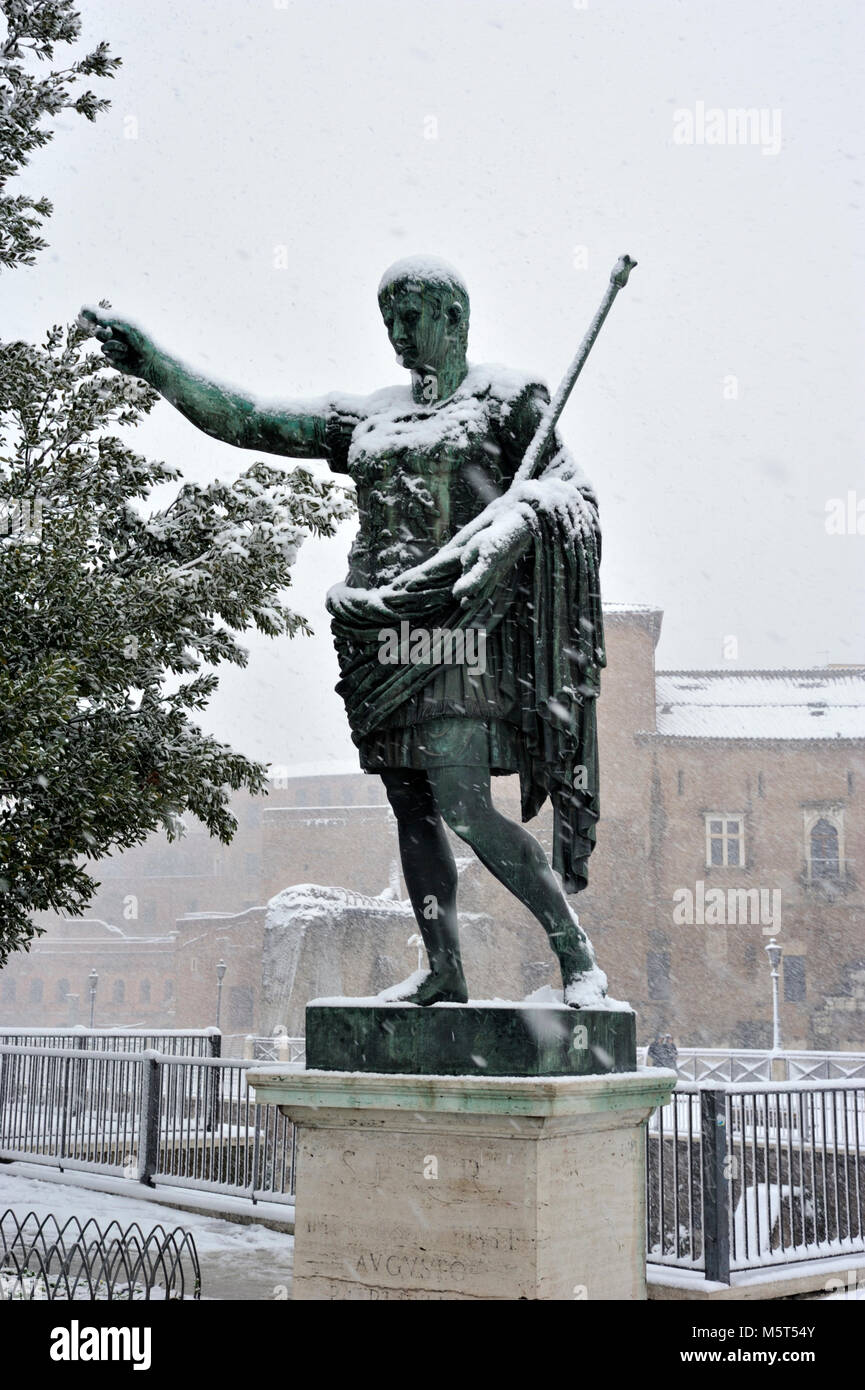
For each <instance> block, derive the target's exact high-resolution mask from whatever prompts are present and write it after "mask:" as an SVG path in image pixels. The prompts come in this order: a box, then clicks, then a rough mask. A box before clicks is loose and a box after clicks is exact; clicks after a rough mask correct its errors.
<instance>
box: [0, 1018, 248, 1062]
mask: <svg viewBox="0 0 865 1390" xmlns="http://www.w3.org/2000/svg"><path fill="white" fill-rule="evenodd" d="M0 1045H2V1046H7V1047H76V1048H80V1049H81V1050H82V1051H92V1050H94V1049H97V1050H103V1051H111V1052H147V1051H154V1052H170V1053H172V1054H174V1055H175V1056H178V1057H219V1056H220V1053H221V1051H222V1034H221V1033H220V1031H219V1029H218V1028H161V1029H158V1030H157V1031H156V1032H149V1031H148V1030H147V1029H141V1028H84V1027H83V1026H78V1025H76V1026H75V1027H74V1028H7V1027H0Z"/></svg>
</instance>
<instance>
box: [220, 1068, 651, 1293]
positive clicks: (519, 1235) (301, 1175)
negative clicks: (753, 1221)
mask: <svg viewBox="0 0 865 1390" xmlns="http://www.w3.org/2000/svg"><path fill="white" fill-rule="evenodd" d="M675 1079H676V1078H675V1074H674V1073H673V1072H670V1071H661V1070H659V1069H657V1068H651V1069H641V1070H639V1071H635V1072H628V1073H618V1074H608V1075H606V1076H554V1077H537V1076H533V1077H517V1078H511V1077H476V1076H468V1077H466V1076H439V1077H435V1076H418V1075H403V1076H396V1075H379V1074H374V1073H366V1074H361V1073H356V1072H338V1071H305V1072H301V1071H297V1072H289V1071H286V1070H285V1069H282V1070H281V1069H280V1068H279V1067H278V1066H272V1067H266V1068H261V1069H259V1070H257V1071H254V1072H249V1073H248V1081H249V1083H250V1084H251V1085H252V1086H253V1087H254V1089H255V1094H256V1100H257V1101H258V1102H259V1103H265V1104H267V1103H269V1104H274V1105H278V1106H279V1107H280V1109H281V1110H282V1111H283V1113H284V1114H285V1115H287V1116H289V1117H290V1118H291V1119H292V1120H293V1121H294V1122H295V1124H296V1125H297V1127H298V1144H297V1206H296V1219H295V1261H294V1293H293V1296H294V1298H295V1299H401V1300H405V1299H479V1300H486V1299H505V1300H517V1299H543V1300H557V1299H569V1300H570V1299H589V1300H598V1299H627V1300H635V1299H644V1298H645V1297H646V1282H645V1266H646V1256H645V1128H646V1122H647V1120H648V1117H649V1115H650V1114H651V1112H652V1111H653V1110H654V1108H655V1107H656V1106H657V1105H660V1104H663V1103H664V1102H665V1101H666V1100H667V1099H668V1098H669V1096H670V1094H671V1092H672V1089H673V1087H674V1085H675Z"/></svg>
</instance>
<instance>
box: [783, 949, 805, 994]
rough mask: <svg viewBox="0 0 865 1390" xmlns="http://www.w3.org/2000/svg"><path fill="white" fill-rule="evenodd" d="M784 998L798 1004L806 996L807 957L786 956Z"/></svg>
mask: <svg viewBox="0 0 865 1390" xmlns="http://www.w3.org/2000/svg"><path fill="white" fill-rule="evenodd" d="M784 998H785V999H786V1000H787V1002H788V1003H789V1004H798V1003H800V1002H801V1001H802V1000H803V999H804V998H805V957H804V956H785V957H784Z"/></svg>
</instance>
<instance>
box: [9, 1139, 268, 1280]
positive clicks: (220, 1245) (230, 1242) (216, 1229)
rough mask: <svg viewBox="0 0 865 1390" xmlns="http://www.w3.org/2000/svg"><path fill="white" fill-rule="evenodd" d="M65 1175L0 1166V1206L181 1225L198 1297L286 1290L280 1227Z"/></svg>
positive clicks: (62, 1215) (102, 1219) (24, 1211)
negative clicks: (196, 1274)
mask: <svg viewBox="0 0 865 1390" xmlns="http://www.w3.org/2000/svg"><path fill="white" fill-rule="evenodd" d="M31 1171H32V1170H31ZM63 1176H64V1177H65V1176H67V1175H63ZM68 1176H69V1177H70V1178H71V1179H73V1180H72V1181H69V1182H65V1181H62V1180H58V1179H55V1178H52V1177H49V1176H48V1175H47V1174H46V1176H45V1177H44V1178H40V1177H33V1176H30V1174H29V1173H23V1172H21V1171H20V1168H19V1166H18V1165H13V1166H12V1167H10V1168H5V1167H0V1212H4V1211H5V1210H6V1209H7V1207H11V1208H12V1210H13V1211H14V1212H15V1213H16V1215H18V1216H25V1215H26V1214H27V1212H29V1211H33V1212H35V1213H36V1215H37V1216H40V1217H42V1216H46V1215H47V1214H48V1213H49V1212H51V1213H53V1215H54V1216H56V1217H58V1218H59V1219H60V1220H61V1221H63V1220H65V1219H67V1218H68V1217H70V1216H77V1217H78V1218H79V1219H80V1220H87V1219H88V1218H89V1217H94V1218H95V1219H96V1220H97V1221H98V1222H99V1223H100V1224H101V1225H105V1226H107V1225H108V1224H109V1223H110V1222H111V1221H119V1222H121V1224H123V1225H128V1224H129V1223H130V1222H133V1221H137V1222H138V1223H139V1224H140V1226H141V1228H142V1230H144V1231H145V1232H147V1231H149V1230H151V1229H152V1228H153V1227H154V1226H158V1225H163V1226H165V1227H166V1228H167V1229H173V1228H174V1227H177V1226H181V1227H182V1228H183V1229H184V1230H186V1231H190V1232H191V1233H192V1237H193V1239H194V1241H195V1245H196V1249H197V1250H198V1258H199V1262H200V1264H201V1284H202V1297H203V1298H216V1299H257V1300H269V1299H279V1298H283V1299H284V1298H286V1297H288V1296H289V1295H290V1290H291V1269H292V1258H293V1255H294V1238H293V1237H292V1236H290V1235H288V1234H287V1233H286V1232H285V1231H275V1230H272V1229H271V1228H270V1227H268V1226H262V1225H260V1224H259V1223H257V1222H253V1223H250V1224H240V1223H239V1222H235V1221H225V1220H223V1219H221V1218H220V1217H218V1216H203V1215H200V1214H197V1213H194V1212H188V1211H182V1210H180V1209H179V1208H177V1207H173V1206H164V1205H162V1204H160V1203H159V1202H158V1201H150V1200H148V1199H147V1198H142V1197H139V1196H138V1195H137V1193H136V1192H135V1189H134V1187H131V1190H130V1192H129V1194H127V1193H126V1192H99V1191H95V1190H94V1189H93V1188H92V1187H90V1186H85V1185H84V1184H83V1183H81V1182H80V1181H77V1180H76V1179H80V1177H81V1175H80V1174H75V1175H71V1174H70V1175H68ZM217 1209H218V1208H217ZM289 1214H290V1213H288V1212H286V1213H285V1215H286V1216H287V1215H289Z"/></svg>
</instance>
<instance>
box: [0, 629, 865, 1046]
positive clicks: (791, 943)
mask: <svg viewBox="0 0 865 1390" xmlns="http://www.w3.org/2000/svg"><path fill="white" fill-rule="evenodd" d="M661 616H662V615H661V613H660V612H659V611H658V610H656V609H653V608H651V607H648V606H639V605H637V606H625V605H610V606H608V608H607V609H606V617H607V638H608V656H609V665H608V669H607V672H606V673H605V678H604V686H603V694H602V698H601V701H600V706H599V722H600V741H601V775H602V779H603V780H602V797H601V802H602V820H601V825H600V827H599V833H598V848H597V851H596V853H595V855H594V856H593V860H592V865H591V882H590V886H589V888H588V889H587V891H586V892H585V893H584V894H582V895H580V898H579V899H578V900H576V905H577V906H578V908H579V911H580V915H581V918H582V920H583V922H584V924H585V926H586V928H587V930H588V931H589V934H590V935H591V936H592V938H593V940H594V942H595V945H596V948H597V950H598V954H599V957H600V960H601V963H602V965H603V966H604V968H605V969H606V970H607V972H608V974H609V976H610V980H611V989H612V993H614V994H615V995H616V996H617V997H621V998H627V999H629V1000H630V1001H631V1003H632V1004H633V1005H634V1007H635V1009H636V1010H637V1012H638V1017H639V1031H640V1036H641V1039H642V1040H645V1039H646V1038H648V1037H649V1036H651V1035H652V1034H653V1033H654V1031H655V1030H656V1029H658V1028H664V1029H667V1028H669V1030H670V1031H672V1032H673V1033H674V1035H675V1036H676V1038H677V1039H678V1040H679V1042H680V1043H682V1044H691V1045H702V1046H709V1045H717V1046H724V1045H730V1046H738V1047H746V1046H762V1045H765V1044H766V1043H768V1042H769V1041H770V1038H771V994H770V989H769V977H768V965H767V960H766V953H765V950H764V947H765V945H766V943H767V941H768V940H769V939H770V937H771V936H772V935H773V934H774V935H775V936H776V937H777V939H778V940H779V942H780V943H781V945H782V946H783V948H784V962H783V966H782V989H781V997H782V1020H783V1030H784V1040H785V1042H786V1043H788V1044H789V1045H791V1046H793V1045H795V1046H800V1047H805V1046H809V1047H821V1048H822V1047H830V1048H835V1047H839V1048H842V1049H844V1048H862V1047H863V1045H865V899H863V890H862V884H861V875H862V872H863V871H862V867H861V866H862V864H863V849H865V845H863V840H865V815H863V803H862V792H863V786H865V667H855V668H834V667H831V666H830V667H825V668H818V669H814V670H807V671H788V670H783V671H740V670H737V669H735V668H728V669H727V670H725V671H656V670H655V648H656V645H657V641H658V636H659V633H660V627H661ZM281 771H283V772H290V775H285V776H282V777H277V778H276V779H275V782H274V784H273V786H272V788H271V794H270V796H269V797H268V798H266V799H259V800H254V799H250V798H249V797H247V796H245V795H243V796H239V797H238V798H237V800H236V803H235V812H236V814H237V816H238V820H239V829H238V833H237V836H236V837H235V840H234V842H233V843H232V845H231V846H228V847H226V846H222V845H219V844H218V843H217V842H214V841H211V840H210V839H209V838H208V837H207V835H206V832H204V831H203V829H202V828H201V827H198V826H197V825H192V826H190V832H189V835H188V836H187V838H186V839H185V840H184V841H182V842H180V843H179V844H175V845H168V844H167V843H166V842H165V841H164V840H162V839H158V838H154V839H153V840H151V841H149V842H148V843H147V844H145V845H143V846H140V847H139V848H137V849H135V850H130V851H128V852H127V853H126V854H124V855H122V856H118V857H117V858H116V859H115V860H111V861H108V862H107V863H106V865H105V866H101V867H102V885H101V887H100V889H99V892H98V894H97V896H96V897H95V899H94V902H93V905H92V909H91V910H92V914H93V920H90V921H84V922H79V923H75V924H70V923H66V924H64V923H60V922H58V921H57V920H56V919H53V920H52V919H50V918H47V917H46V918H44V919H42V920H43V922H44V924H45V925H46V926H47V928H48V930H47V934H46V936H44V937H42V938H40V939H39V940H38V941H37V942H36V943H34V945H33V948H32V950H31V951H30V952H29V953H26V954H23V953H22V954H21V955H19V956H18V957H16V958H15V959H14V960H13V961H12V962H11V963H10V964H9V966H8V967H7V968H6V969H5V970H4V971H3V972H2V973H0V1023H4V1022H5V1023H44V1024H48V1023H61V1022H62V1023H64V1024H65V1023H69V1022H70V1021H73V1018H72V1015H73V1014H77V1017H78V1020H79V1021H86V978H87V975H88V974H89V972H90V970H91V969H92V968H96V970H97V971H98V973H99V975H100V984H99V993H98V1010H97V1021H98V1022H100V1023H103V1024H106V1025H108V1024H120V1023H130V1024H131V1023H157V1022H158V1023H162V1024H165V1025H173V1026H183V1025H195V1026H204V1025H206V1024H209V1023H212V1022H214V1018H215V1003H216V978H215V968H216V963H217V961H219V960H220V959H224V960H225V961H226V962H227V964H228V967H229V969H228V972H227V974H226V978H225V985H224V998H223V1015H222V1019H221V1021H222V1024H223V1027H224V1028H225V1029H226V1030H227V1031H229V1032H245V1031H249V1030H255V1029H258V1028H260V1027H261V1026H263V1021H262V1020H263V1017H264V1013H263V1009H262V984H261V961H262V957H263V952H264V941H265V937H264V932H265V929H266V928H265V917H266V914H265V904H266V903H267V902H268V901H269V900H270V899H272V898H273V897H274V895H276V894H277V893H279V892H281V890H283V889H285V888H287V887H288V886H290V885H296V884H317V885H322V886H325V887H332V888H334V889H351V890H353V892H354V894H355V895H358V894H360V895H367V896H368V897H370V898H374V897H376V896H377V895H381V894H384V895H385V896H387V895H388V894H389V895H390V896H391V897H393V896H399V895H401V894H402V893H403V892H404V889H403V887H402V885H401V880H400V878H399V870H398V856H397V847H396V836H395V829H394V822H393V818H392V817H391V815H390V811H389V808H388V807H387V804H386V801H385V798H384V794H383V789H382V786H381V783H380V781H379V780H378V779H377V778H374V777H366V776H364V775H363V774H361V773H359V772H357V770H356V769H355V768H354V767H353V766H346V767H341V766H340V767H334V768H333V769H329V770H328V771H327V773H326V774H322V773H320V772H318V771H316V770H315V769H305V768H302V767H296V768H293V769H290V770H286V769H282V770H281ZM515 780H516V779H513V778H501V779H497V781H496V797H497V800H498V801H499V803H500V805H501V806H502V809H503V810H505V811H508V812H509V813H510V814H517V813H518V789H517V787H516V785H515ZM531 828H532V830H533V831H534V833H535V834H537V836H538V838H539V839H540V840H541V841H542V842H543V843H544V844H545V845H546V847H547V848H549V836H550V829H551V818H550V816H549V814H548V811H547V810H545V812H544V813H542V814H541V816H539V817H538V819H537V820H536V821H535V822H533V823H532V826H531ZM457 852H458V855H459V857H460V864H461V870H462V872H461V878H460V902H461V908H462V910H463V911H465V912H466V913H467V914H485V915H486V916H487V917H488V918H489V919H491V921H492V922H493V924H495V925H496V929H497V930H499V931H500V932H501V934H502V941H503V942H505V941H507V942H509V943H511V944H510V945H509V947H508V949H509V950H510V951H511V953H512V955H514V962H513V984H512V986H511V987H512V988H513V989H514V990H517V989H528V988H535V987H537V986H539V985H542V984H544V983H550V984H555V978H554V969H553V961H552V956H551V955H550V953H549V950H548V947H547V945H546V941H545V938H544V935H543V932H542V930H541V928H540V927H539V926H538V925H537V923H535V922H534V920H533V919H532V918H531V917H530V916H529V915H528V914H527V913H526V912H525V911H524V909H522V908H521V907H520V906H519V904H517V903H516V902H515V901H514V900H513V899H512V898H510V896H509V895H508V894H507V893H506V892H505V891H504V890H503V889H501V888H500V887H499V885H498V884H497V883H496V882H495V881H494V880H493V879H492V878H491V877H490V875H489V874H488V873H487V872H486V871H485V870H484V869H483V868H482V867H481V866H480V865H479V864H478V863H477V862H476V861H475V860H474V859H473V857H472V856H471V855H470V853H469V851H468V850H467V848H466V847H465V846H463V845H460V844H458V849H457ZM515 942H516V943H517V947H516V948H514V946H513V943H515ZM409 954H410V953H409ZM517 957H518V959H517ZM409 968H410V965H409ZM406 973H407V972H406ZM103 976H104V988H103ZM395 978H399V976H398V975H397V976H396V977H395ZM119 981H122V985H121V984H120V983H118V982H119ZM474 983H475V982H474V980H473V979H472V978H471V977H470V986H471V985H473V984H474ZM484 984H485V980H484V979H482V978H479V979H478V980H477V988H476V989H475V990H474V991H473V992H475V993H476V994H478V993H480V994H483V993H484ZM64 991H65V992H64ZM76 999H77V1002H76ZM269 1023H270V1020H268V1026H269Z"/></svg>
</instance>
